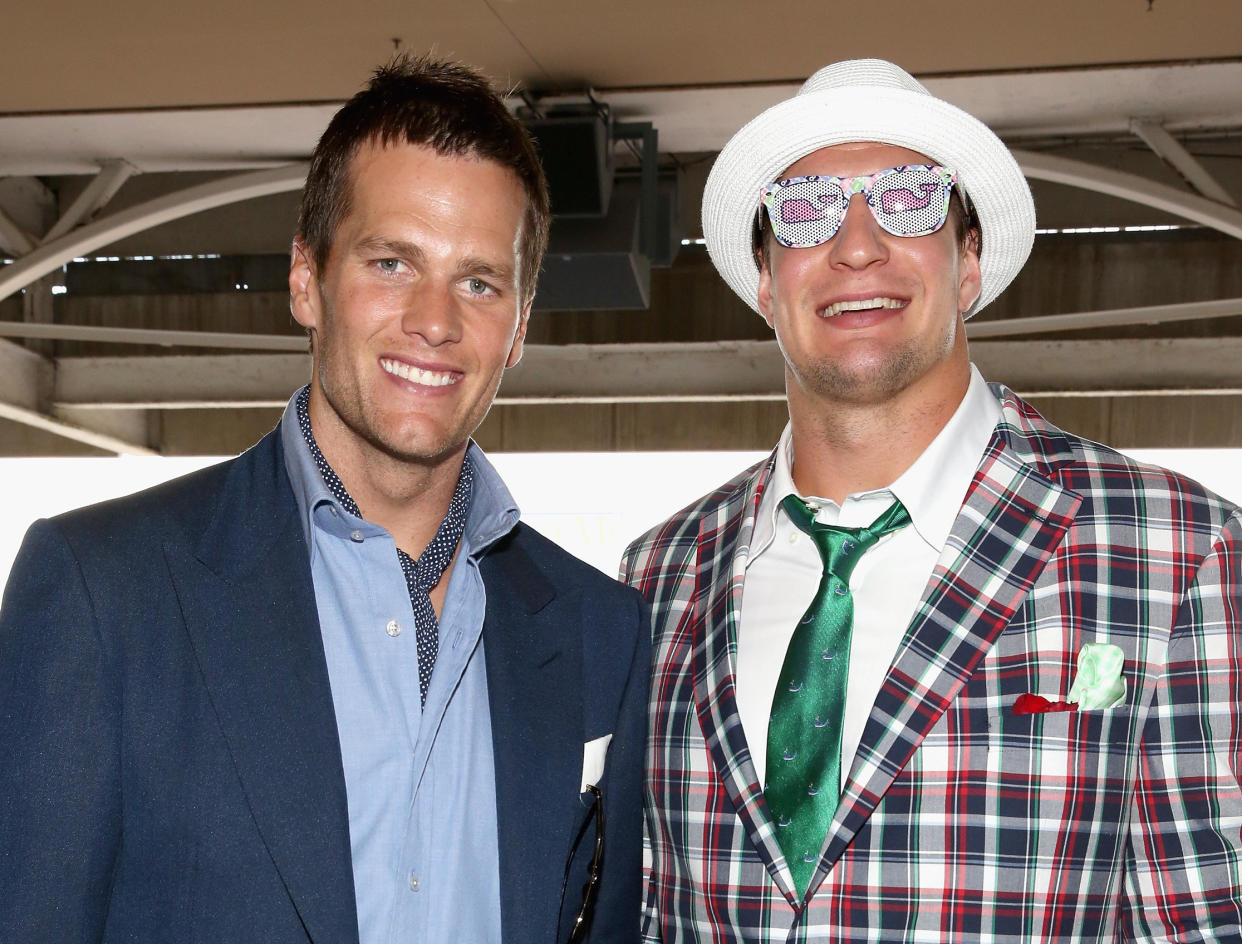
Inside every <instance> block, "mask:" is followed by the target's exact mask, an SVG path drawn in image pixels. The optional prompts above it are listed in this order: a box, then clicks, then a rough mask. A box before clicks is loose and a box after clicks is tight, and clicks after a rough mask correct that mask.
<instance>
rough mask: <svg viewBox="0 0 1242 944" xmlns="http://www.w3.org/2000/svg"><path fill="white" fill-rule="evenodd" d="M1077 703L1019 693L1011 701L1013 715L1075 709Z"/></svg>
mask: <svg viewBox="0 0 1242 944" xmlns="http://www.w3.org/2000/svg"><path fill="white" fill-rule="evenodd" d="M1077 710H1078V703H1077V702H1074V701H1049V700H1048V699H1047V698H1044V697H1043V696H1042V695H1031V694H1026V695H1019V696H1018V698H1017V700H1016V701H1014V703H1013V713H1014V714H1015V715H1042V714H1047V713H1048V712H1050V711H1077Z"/></svg>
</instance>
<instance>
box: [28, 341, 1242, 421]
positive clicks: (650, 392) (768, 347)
mask: <svg viewBox="0 0 1242 944" xmlns="http://www.w3.org/2000/svg"><path fill="white" fill-rule="evenodd" d="M971 355H972V358H973V359H974V361H975V363H976V364H978V365H979V367H980V370H982V371H983V374H984V376H985V377H988V378H989V379H993V380H1000V381H1003V382H1004V383H1007V384H1009V385H1010V386H1011V387H1014V388H1015V389H1017V390H1019V391H1022V392H1026V393H1038V394H1040V395H1044V396H1057V395H1063V396H1072V395H1082V394H1085V393H1092V392H1095V393H1100V392H1105V391H1107V392H1113V393H1118V394H1120V393H1123V392H1124V393H1128V394H1136V395H1138V394H1144V393H1160V394H1169V393H1174V392H1182V393H1199V394H1203V393H1219V392H1222V391H1228V392H1238V390H1239V389H1240V388H1242V380H1240V379H1239V375H1238V371H1237V364H1238V363H1240V362H1242V338H1152V339H1125V340H1090V341H979V342H972V344H971ZM309 376H310V361H309V357H308V356H307V355H305V354H301V355H293V354H233V355H228V354H225V355H199V356H178V355H170V356H158V357H109V358H102V357H68V358H62V359H60V360H59V361H58V362H57V370H56V375H55V387H54V390H53V392H52V394H51V400H52V402H53V403H54V404H56V405H57V406H58V407H74V408H78V409H80V410H81V411H83V412H85V411H87V410H90V409H109V410H116V409H136V408H140V409H186V408H212V407H216V408H239V407H280V406H283V405H284V404H285V403H286V402H287V401H288V399H289V397H290V395H291V394H292V393H293V391H294V390H295V389H297V387H299V386H300V385H301V384H303V383H305V382H306V381H307V379H308V378H309ZM784 396H785V370H784V362H783V360H782V358H781V354H780V351H779V349H778V348H777V346H776V342H775V341H716V342H702V343H663V344H567V345H529V346H527V348H526V353H525V356H524V357H523V358H522V361H521V363H520V364H519V365H518V366H517V367H515V368H513V370H511V371H508V372H506V374H505V379H504V382H503V384H502V385H501V388H500V395H499V397H498V399H497V402H498V403H634V402H652V401H665V402H670V401H671V402H696V401H703V402H724V401H729V400H780V399H784Z"/></svg>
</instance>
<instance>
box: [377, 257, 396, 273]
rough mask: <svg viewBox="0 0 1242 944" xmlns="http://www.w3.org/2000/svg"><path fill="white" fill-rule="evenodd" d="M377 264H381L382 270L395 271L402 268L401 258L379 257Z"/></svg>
mask: <svg viewBox="0 0 1242 944" xmlns="http://www.w3.org/2000/svg"><path fill="white" fill-rule="evenodd" d="M375 264H376V265H377V266H379V268H380V271H381V272H388V273H390V274H391V273H393V272H396V271H397V270H398V269H399V268H401V260H400V259H377V260H376V262H375Z"/></svg>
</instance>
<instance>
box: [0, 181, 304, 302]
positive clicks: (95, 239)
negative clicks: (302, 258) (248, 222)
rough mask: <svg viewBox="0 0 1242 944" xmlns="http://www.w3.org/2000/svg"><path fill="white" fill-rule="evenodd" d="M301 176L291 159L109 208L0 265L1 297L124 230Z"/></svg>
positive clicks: (253, 194)
mask: <svg viewBox="0 0 1242 944" xmlns="http://www.w3.org/2000/svg"><path fill="white" fill-rule="evenodd" d="M305 179H306V165H305V164H290V165H288V166H287V167H277V168H275V169H273V170H260V171H255V172H253V173H249V174H235V175H233V176H230V177H224V178H221V179H219V180H212V181H209V182H208V183H205V184H198V185H197V186H194V187H186V188H185V189H184V190H178V191H176V192H174V193H168V194H164V195H163V196H161V197H156V198H155V199H154V200H148V201H146V202H145V203H139V204H137V205H136V206H132V207H128V208H127V209H124V210H120V211H118V212H116V213H111V214H109V215H108V216H105V217H104V218H103V219H99V220H95V222H93V223H87V224H86V225H85V226H81V227H79V228H78V229H76V230H73V231H72V232H69V233H66V234H65V235H64V236H61V237H60V238H58V239H53V240H51V241H49V242H46V243H44V244H43V245H41V246H39V247H38V248H36V249H34V250H33V251H31V252H29V253H26V254H25V255H24V256H22V257H21V258H20V259H18V260H17V261H16V262H14V263H13V264H12V265H8V266H5V267H4V268H3V269H0V298H7V297H8V296H9V295H12V294H13V293H14V292H18V291H21V290H22V289H23V288H25V287H26V286H27V285H29V284H31V283H32V282H34V281H36V280H37V279H40V278H42V277H43V276H45V275H47V274H48V273H49V272H53V271H55V270H56V269H59V268H60V267H61V266H62V265H64V264H65V263H67V262H69V261H71V260H72V259H75V258H77V257H78V256H83V255H85V254H86V253H88V252H93V251H94V250H96V249H98V248H100V247H101V246H106V245H108V244H109V243H114V242H116V241H117V240H119V239H124V238H125V237H126V236H130V235H132V234H134V233H140V232H143V231H144V230H148V229H151V228H152V227H155V226H159V225H160V224H162V223H167V222H168V221H170V220H176V219H180V218H181V217H184V216H191V215H192V214H194V213H200V212H202V211H203V210H210V209H212V208H213V207H218V206H226V205H227V204H230V203H240V202H241V201H243V200H253V199H255V198H257V197H265V196H268V195H269V194H273V193H285V192H287V191H290V190H298V189H300V188H301V186H302V183H303V182H304V181H305Z"/></svg>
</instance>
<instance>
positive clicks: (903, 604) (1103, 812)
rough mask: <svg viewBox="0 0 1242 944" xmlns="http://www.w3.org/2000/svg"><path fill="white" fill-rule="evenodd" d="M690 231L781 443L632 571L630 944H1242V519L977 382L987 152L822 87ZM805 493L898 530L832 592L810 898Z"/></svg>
mask: <svg viewBox="0 0 1242 944" xmlns="http://www.w3.org/2000/svg"><path fill="white" fill-rule="evenodd" d="M919 168H921V170H919ZM940 171H944V172H945V173H944V174H943V175H941V176H940V177H935V176H932V175H934V174H936V173H939V172H940ZM911 174H914V175H915V176H913V177H912V176H911ZM920 174H921V175H922V176H918V175H920ZM859 175H861V176H859ZM950 176H952V177H953V179H952V183H949V182H948V180H949V178H950ZM937 180H940V181H941V182H942V183H941V184H938V183H937ZM768 185H771V186H768ZM942 185H943V188H944V190H947V191H949V192H950V194H951V196H948V197H945V195H944V193H943V192H942V191H941V190H940V189H938V188H940V187H941V186H942ZM832 187H836V188H837V189H836V190H835V191H833V190H832V189H831V188H832ZM808 188H809V189H808ZM761 190H762V196H761ZM924 195H926V196H927V197H928V200H929V201H930V203H929V206H930V209H931V210H934V209H935V203H936V201H937V200H940V199H942V198H943V202H944V203H945V204H947V205H946V206H945V207H944V208H943V210H942V211H941V212H942V213H943V215H942V216H940V217H939V219H937V218H936V216H937V214H936V213H934V212H933V213H932V218H930V220H929V219H928V217H927V216H926V215H925V214H926V212H928V207H924V205H923V203H922V202H920V201H921V200H922V197H923V196H924ZM761 200H762V203H763V206H764V210H763V214H762V215H761V216H759V217H758V224H757V225H756V223H755V220H756V214H757V213H758V212H759V207H760V202H761ZM791 200H802V201H803V202H802V203H796V202H795V203H792V204H791V203H790V201H791ZM920 208H922V209H920ZM912 214H914V215H912ZM945 217H947V221H946V219H945ZM704 232H705V235H706V238H707V244H708V248H709V250H710V251H711V253H712V258H713V261H714V262H715V264H716V266H717V268H718V269H719V270H720V272H721V274H722V275H723V276H724V278H725V279H726V280H727V281H728V282H729V283H730V285H731V286H732V287H733V288H734V290H735V291H737V292H738V294H739V295H741V297H743V298H744V299H745V300H746V301H747V302H748V303H750V304H751V305H752V307H755V308H756V309H757V310H758V311H759V312H760V313H761V314H762V315H763V317H764V318H765V320H767V321H768V323H769V324H770V325H772V326H773V327H774V329H775V332H776V337H777V339H778V341H779V342H780V346H781V350H782V352H783V354H784V356H785V360H786V377H787V392H788V399H789V409H790V420H791V422H790V426H789V427H788V428H787V430H786V432H785V434H784V436H783V437H782V439H781V442H780V444H779V446H778V447H777V449H776V451H775V452H774V453H773V454H772V456H770V457H769V458H768V459H767V460H765V461H763V462H761V463H760V464H758V465H756V466H755V467H753V468H751V469H749V470H747V471H746V472H744V473H742V474H741V475H739V476H738V477H737V478H735V479H734V480H733V481H731V482H729V483H727V484H725V485H724V486H722V487H721V488H719V489H718V490H717V491H715V492H713V493H712V494H710V495H708V496H706V497H704V498H703V499H701V500H700V501H698V502H696V503H695V504H694V505H692V506H690V507H689V508H687V509H685V510H684V511H682V512H680V513H678V514H677V515H675V516H674V517H673V518H672V519H670V520H669V521H667V522H665V523H664V524H662V525H660V526H659V527H657V528H655V529H653V530H652V531H651V532H649V533H648V534H647V535H645V536H644V537H642V538H641V539H640V540H638V541H637V542H635V543H634V544H633V545H632V546H631V547H630V549H629V551H628V552H627V555H626V558H625V560H624V562H623V565H622V576H623V579H625V580H626V581H627V582H629V583H630V584H631V585H633V586H635V587H637V588H638V589H639V590H640V591H641V592H642V593H643V594H644V596H645V597H646V598H647V600H648V601H649V602H650V603H651V605H652V609H653V617H654V653H653V655H654V660H655V669H654V676H653V684H652V689H651V722H650V724H651V729H650V734H651V737H650V744H649V754H648V778H647V802H648V832H649V840H650V850H649V851H650V856H651V858H650V870H649V876H648V877H649V883H648V904H647V913H646V915H645V919H644V925H645V934H646V939H647V940H648V941H664V942H665V944H672V942H681V941H695V942H708V941H710V942H716V944H721V942H756V944H757V942H769V941H791V942H794V941H796V942H829V941H832V942H838V941H910V942H914V941H926V942H936V941H952V942H973V941H979V942H985V941H986V942H1015V944H1016V942H1028V941H1113V940H1136V939H1137V940H1148V941H1157V940H1158V941H1226V940H1228V941H1237V940H1242V788H1240V786H1239V783H1240V779H1242V712H1240V711H1239V690H1240V686H1242V513H1240V512H1239V510H1238V508H1236V507H1234V506H1233V505H1230V504H1228V503H1226V502H1224V501H1223V500H1221V499H1220V498H1218V497H1216V496H1214V495H1212V494H1210V493H1208V492H1207V491H1205V490H1204V489H1203V488H1202V487H1200V486H1199V485H1197V484H1196V483H1194V482H1191V481H1188V480H1186V479H1184V478H1182V477H1180V476H1178V475H1176V474H1174V473H1171V472H1168V471H1166V470H1163V469H1157V468H1152V467H1147V466H1140V465H1138V464H1136V463H1134V462H1132V461H1131V460H1129V459H1127V458H1125V457H1124V456H1121V455H1119V454H1118V453H1116V452H1114V451H1112V450H1110V449H1107V448H1105V447H1103V446H1100V445H1097V444H1095V443H1091V442H1087V441H1085V440H1082V439H1080V438H1078V437H1075V436H1073V435H1070V434H1068V433H1065V432H1062V431H1061V430H1058V429H1056V428H1054V427H1053V426H1051V425H1050V424H1049V423H1047V422H1046V421H1044V420H1043V419H1042V418H1041V417H1040V416H1039V414H1038V413H1036V412H1035V410H1034V409H1032V408H1031V407H1030V405H1028V404H1026V403H1024V402H1023V401H1022V400H1021V399H1020V398H1019V397H1017V396H1016V395H1014V394H1013V393H1012V392H1011V391H1009V390H1006V389H1005V388H1003V387H1000V386H996V385H993V386H991V387H989V386H987V385H986V384H984V383H983V381H982V379H981V378H980V377H979V375H978V373H977V371H974V370H973V368H972V367H971V365H970V362H969V355H968V352H967V348H966V343H965V338H964V330H963V323H962V322H963V320H964V319H965V318H967V317H969V316H970V315H972V314H973V313H974V312H976V311H978V310H979V308H981V307H982V306H983V305H985V304H987V303H988V302H989V301H991V300H992V299H993V298H994V297H995V296H996V295H997V294H998V293H999V292H1000V291H1001V290H1002V289H1003V288H1004V287H1005V285H1007V284H1008V283H1009V281H1010V280H1011V279H1012V278H1013V276H1014V275H1015V274H1016V273H1017V271H1018V270H1019V269H1020V268H1021V266H1022V264H1023V262H1024V261H1025V259H1026V256H1027V254H1028V253H1029V249H1030V245H1031V241H1032V237H1033V232H1034V213H1033V207H1032V204H1031V200H1030V195H1029V190H1027V188H1026V184H1025V181H1024V180H1023V178H1022V175H1021V172H1020V171H1019V170H1018V168H1017V165H1016V163H1014V161H1013V159H1012V157H1011V156H1010V155H1009V153H1008V151H1007V150H1006V149H1005V147H1004V145H1003V144H1001V142H1000V141H999V139H997V138H995V136H994V135H992V133H991V132H990V131H988V129H987V128H986V127H984V126H983V125H982V124H980V123H979V122H977V121H976V120H975V119H973V118H971V117H970V116H969V115H966V114H965V113H964V112H961V111H959V110H958V109H956V108H954V107H953V106H951V105H948V104H947V103H945V102H942V101H939V100H937V99H935V98H933V97H931V96H930V94H929V93H928V92H927V91H926V89H924V88H923V87H922V86H921V85H919V84H918V83H917V82H915V81H914V80H913V79H912V78H911V77H910V76H908V75H907V74H906V73H904V72H903V71H901V70H900V69H898V68H897V67H896V66H893V65H891V64H890V63H884V62H879V61H876V60H870V61H856V62H844V63H837V64H835V65H833V66H829V67H827V68H826V69H824V70H821V71H820V72H819V73H817V74H816V75H815V76H813V77H812V78H811V79H810V80H809V81H808V82H807V84H806V85H805V86H804V87H803V90H802V91H801V92H799V94H798V95H797V96H795V97H794V98H793V99H790V100H788V101H786V102H783V103H781V104H779V105H777V106H775V107H774V108H772V109H770V110H769V111H767V112H765V113H763V114H762V115H760V116H759V117H758V118H756V119H755V120H754V121H753V122H751V123H750V124H749V125H747V126H746V128H743V129H742V131H740V132H739V133H738V135H737V136H735V138H734V139H733V140H732V141H730V143H729V144H728V145H727V146H726V148H725V149H724V151H722V153H721V155H720V157H719V159H718V160H717V163H716V166H715V168H714V169H713V171H712V175H711V178H710V179H709V181H708V185H707V189H706V191H705V195H704ZM788 494H793V495H796V496H798V497H799V498H800V499H803V500H804V501H805V504H806V505H807V507H808V508H809V510H810V512H811V514H813V515H815V516H816V519H817V520H818V521H820V522H827V523H828V524H834V523H836V524H841V525H847V524H860V523H861V524H866V523H867V522H868V521H870V520H871V519H872V518H874V517H875V509H876V508H877V507H878V508H883V507H885V506H888V505H891V503H892V502H893V501H894V499H896V500H899V501H900V502H902V503H903V505H904V506H905V507H906V508H907V510H908V512H909V514H910V517H911V524H910V525H909V526H907V527H905V528H902V529H900V530H898V531H896V532H894V533H892V534H889V535H887V536H886V537H883V538H881V539H880V540H879V541H878V543H876V544H875V545H874V546H873V547H872V548H871V549H870V550H868V551H867V552H866V553H865V554H864V555H863V557H862V560H861V562H860V563H859V564H858V566H857V568H856V569H855V570H854V572H853V575H852V577H850V578H849V581H848V590H846V591H845V592H847V593H850V594H852V599H853V604H854V615H853V635H852V639H851V641H850V644H849V645H850V650H849V653H848V654H849V658H850V660H851V661H850V662H849V674H848V687H847V693H846V696H845V703H844V709H843V718H842V720H841V726H842V730H843V734H842V740H841V745H842V746H841V751H840V778H839V784H834V790H839V793H840V797H839V802H838V804H837V805H836V808H835V811H834V812H833V813H832V814H831V817H830V820H829V822H828V825H827V826H826V827H825V829H824V830H823V835H822V841H818V837H817V841H818V847H817V848H818V851H817V852H816V853H815V854H813V855H811V856H809V857H808V862H809V864H808V865H806V866H805V871H799V869H801V867H800V866H798V863H797V862H791V861H790V860H791V858H794V857H792V856H789V855H787V854H786V852H785V851H784V848H783V845H782V843H783V842H784V840H783V839H782V829H784V828H786V821H785V820H784V818H782V817H775V816H773V814H772V810H771V802H770V799H769V797H767V796H765V779H766V777H765V770H766V771H767V772H770V771H771V769H772V765H773V763H774V762H779V761H775V760H774V758H773V749H772V747H771V746H770V744H769V742H768V735H769V733H770V729H769V725H768V721H769V718H768V710H767V708H766V707H765V706H771V705H772V696H773V683H774V682H775V680H776V678H777V676H778V672H779V670H780V668H781V663H782V659H783V658H784V657H785V649H786V646H788V644H789V640H790V638H791V636H792V634H793V626H792V624H793V623H795V622H796V621H797V619H798V616H799V614H800V613H801V612H802V611H803V610H804V609H805V608H806V607H807V605H808V603H809V602H810V601H811V599H812V597H813V596H815V594H816V593H817V591H816V590H815V584H816V581H817V580H818V579H819V572H820V569H821V564H820V561H819V559H818V555H817V553H816V551H815V549H814V548H813V547H811V546H810V542H809V541H805V540H801V539H800V538H801V534H800V531H799V530H798V528H797V527H795V526H793V525H791V524H790V523H789V520H788V518H789V516H788V514H787V513H786V511H785V510H784V506H783V505H782V499H783V498H784V497H785V496H786V495H788ZM830 655H831V654H830V653H828V652H825V654H824V658H825V659H827V658H829V657H830ZM819 723H820V719H819V718H818V717H817V719H816V725H817V726H818V725H819ZM825 723H827V722H825ZM801 746H802V745H800V744H793V745H786V746H785V747H784V748H781V747H779V746H778V747H777V748H776V750H777V751H784V753H783V754H782V758H783V760H788V759H789V757H790V756H793V755H796V754H797V753H798V749H799V748H800V747H801ZM795 867H798V868H795ZM800 875H801V876H809V877H807V878H799V876H800Z"/></svg>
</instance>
